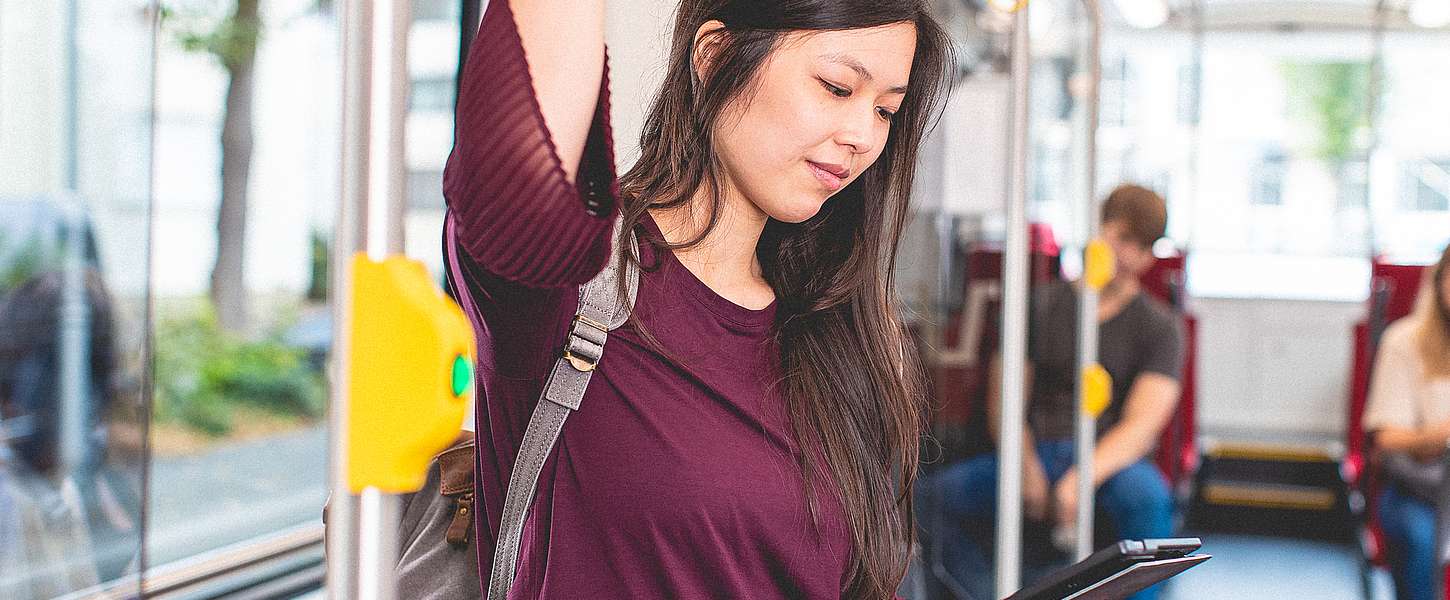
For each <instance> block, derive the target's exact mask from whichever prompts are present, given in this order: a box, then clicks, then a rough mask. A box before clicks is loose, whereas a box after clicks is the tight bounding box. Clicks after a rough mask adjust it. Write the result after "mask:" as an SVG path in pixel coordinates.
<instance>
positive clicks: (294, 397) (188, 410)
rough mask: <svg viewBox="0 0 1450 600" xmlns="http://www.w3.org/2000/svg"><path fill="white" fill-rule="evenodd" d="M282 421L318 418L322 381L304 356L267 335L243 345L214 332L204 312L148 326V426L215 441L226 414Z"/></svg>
mask: <svg viewBox="0 0 1450 600" xmlns="http://www.w3.org/2000/svg"><path fill="white" fill-rule="evenodd" d="M239 405H246V406H251V407H255V408H259V409H262V410H264V411H267V412H270V413H273V414H277V415H283V416H295V417H306V418H313V417H318V416H321V415H322V414H323V411H324V410H325V407H326V391H325V385H324V383H323V379H322V375H321V374H320V373H318V372H317V371H315V370H314V369H313V368H312V367H311V366H310V365H309V364H308V362H307V356H306V352H305V351H304V350H302V349H300V348H294V347H290V346H287V345H286V344H284V343H282V341H281V340H280V336H279V335H277V334H272V335H268V336H265V337H264V338H262V339H259V340H244V339H240V338H238V337H236V336H233V335H230V334H228V333H226V332H224V331H222V330H221V329H220V328H219V327H218V326H217V323H216V318H215V316H214V315H213V314H211V312H210V311H209V310H202V311H195V312H192V313H190V314H184V315H181V316H178V317H173V318H166V319H161V320H159V321H158V323H157V325H156V405H155V406H156V418H157V419H158V420H159V421H163V422H173V423H181V424H184V425H187V426H189V427H191V428H193V429H196V430H198V431H201V432H203V433H206V434H209V435H213V436H219V435H224V434H226V433H227V432H229V431H230V430H231V429H232V427H233V422H232V413H233V411H232V410H231V409H232V408H234V407H236V406H239Z"/></svg>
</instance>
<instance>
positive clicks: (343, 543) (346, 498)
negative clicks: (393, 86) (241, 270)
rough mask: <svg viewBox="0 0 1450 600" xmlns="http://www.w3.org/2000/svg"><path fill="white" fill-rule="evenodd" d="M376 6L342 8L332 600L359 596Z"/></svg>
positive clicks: (329, 574)
mask: <svg viewBox="0 0 1450 600" xmlns="http://www.w3.org/2000/svg"><path fill="white" fill-rule="evenodd" d="M370 8H371V5H370V4H369V3H367V2H355V1H348V2H343V3H341V5H340V6H339V9H340V13H341V14H340V17H341V23H340V24H341V27H342V36H341V37H342V57H343V60H342V148H340V149H339V156H340V157H341V159H342V165H341V170H340V176H339V181H340V183H341V190H340V202H339V203H338V207H337V217H336V222H335V223H334V226H333V240H332V257H331V262H332V277H331V279H332V289H331V290H330V291H331V293H332V299H331V304H332V313H333V319H332V348H333V351H332V356H331V373H330V376H329V378H330V379H331V383H332V386H331V398H330V399H329V400H330V401H329V403H328V405H329V408H330V412H329V413H328V431H329V433H330V434H331V436H330V438H329V439H330V441H331V448H330V449H329V450H330V452H331V457H330V461H329V463H330V465H329V466H330V470H331V476H332V493H331V499H330V500H329V505H328V511H329V513H328V519H327V586H326V587H327V596H328V598H330V599H332V600H348V599H351V598H354V597H356V596H357V533H358V527H357V512H358V506H357V498H356V497H355V496H353V495H352V494H351V492H350V491H349V488H348V479H347V448H348V435H347V433H348V432H347V426H348V419H347V415H348V408H349V403H348V397H349V393H350V392H349V390H348V377H347V374H348V356H347V351H346V349H347V348H349V347H351V345H352V330H351V323H352V313H351V311H352V307H351V303H350V302H348V298H350V297H351V296H352V255H353V253H354V252H356V251H357V248H358V240H359V239H360V236H359V224H360V223H362V222H363V219H362V215H360V214H359V212H360V207H362V206H364V203H365V202H366V199H367V185H366V184H367V173H368V161H367V157H368V138H367V129H368V128H367V122H368V101H367V100H368V90H369V83H368V76H369V74H370V73H369V71H368V68H367V66H368V54H369V52H370V51H371V43H370V42H371V18H372V11H371V10H370Z"/></svg>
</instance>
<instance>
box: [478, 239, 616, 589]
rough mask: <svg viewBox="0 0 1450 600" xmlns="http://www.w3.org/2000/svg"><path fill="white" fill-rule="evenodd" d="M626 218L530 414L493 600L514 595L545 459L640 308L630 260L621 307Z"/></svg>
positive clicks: (508, 501) (502, 530) (498, 551)
mask: <svg viewBox="0 0 1450 600" xmlns="http://www.w3.org/2000/svg"><path fill="white" fill-rule="evenodd" d="M622 221H623V220H622V219H621V220H620V221H616V222H615V225H614V232H613V233H612V234H611V235H610V240H611V242H610V243H611V250H612V252H611V253H610V258H609V261H608V264H606V265H605V266H604V270H603V271H600V273H599V274H598V275H595V276H594V278H593V279H591V280H589V283H586V284H584V286H583V287H581V288H579V310H578V311H576V312H575V314H574V319H573V321H571V322H570V323H569V340H568V341H567V342H565V344H564V354H563V356H561V357H559V360H557V361H555V363H554V369H553V371H551V372H550V373H549V379H548V381H547V382H545V383H544V392H543V394H542V395H541V397H540V398H539V402H538V404H536V405H535V406H534V414H533V416H532V417H530V418H529V428H528V430H526V431H525V432H524V439H523V442H522V443H520V444H519V453H518V456H517V457H516V458H515V459H514V468H513V474H512V475H511V476H510V477H509V485H508V493H507V495H506V496H505V497H504V505H503V519H502V520H501V521H500V522H499V532H498V539H497V540H496V541H495V545H494V549H493V571H492V573H490V574H489V581H488V598H489V600H504V599H505V598H507V596H508V591H509V588H510V587H511V586H512V585H513V581H514V572H515V568H516V566H517V562H518V555H519V541H520V539H521V538H522V537H523V532H524V520H525V519H526V518H527V517H528V512H529V505H530V504H531V503H532V502H533V498H534V490H535V488H536V487H537V486H538V482H539V473H540V471H542V470H543V468H544V460H545V459H546V458H548V457H549V454H550V452H552V451H553V449H554V442H556V441H557V440H558V439H559V432H560V431H561V430H563V428H564V421H565V420H566V419H568V418H569V413H571V412H573V411H576V410H579V404H580V402H582V401H583V399H584V389H585V388H586V387H588V386H589V377H590V376H591V375H593V373H594V367H595V365H597V364H598V363H599V359H600V357H601V356H603V354H604V341H605V339H607V338H608V337H609V332H610V331H612V330H614V329H617V328H619V326H621V325H623V324H624V323H625V321H626V320H628V319H629V313H630V311H631V310H632V309H633V308H634V297H635V294H636V292H637V290H638V288H639V272H638V270H637V269H636V268H635V266H634V264H633V263H631V262H626V265H627V266H626V269H627V271H628V272H627V273H625V274H624V276H625V277H626V282H627V284H628V290H629V300H628V302H629V304H628V305H627V306H620V302H619V276H620V274H619V261H618V258H619V250H620V249H619V248H617V247H614V245H615V244H617V243H618V241H619V228H620V226H621V223H622ZM629 242H630V250H631V251H632V252H634V253H635V255H636V256H637V255H638V248H639V244H638V242H637V241H636V240H635V239H634V236H633V235H631V236H630V238H629Z"/></svg>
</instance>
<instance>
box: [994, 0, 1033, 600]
mask: <svg viewBox="0 0 1450 600" xmlns="http://www.w3.org/2000/svg"><path fill="white" fill-rule="evenodd" d="M1028 10H1031V3H1023V4H1022V6H1021V8H1020V9H1018V10H1017V11H1016V13H1015V17H1016V18H1015V19H1014V24H1013V27H1012V94H1011V97H1012V104H1011V106H1012V112H1011V128H1010V129H1009V130H1008V131H1009V138H1008V139H1009V142H1010V143H1009V146H1008V147H1009V149H1010V151H1011V153H1012V154H1011V159H1010V161H1009V163H1010V167H1009V169H1010V170H1009V171H1008V178H1007V180H1008V185H1007V245H1006V248H1004V252H1003V254H1004V264H1003V270H1002V283H1003V297H1002V381H1001V384H1002V389H1001V396H1000V397H1001V398H1002V414H1001V423H1000V425H999V428H998V432H999V441H1000V446H1001V448H1000V450H1001V453H1000V455H999V456H998V457H997V556H996V559H997V577H996V583H997V596H998V597H999V598H1005V597H1007V596H1008V595H1010V594H1011V593H1013V592H1014V591H1016V590H1017V588H1018V587H1019V586H1020V581H1021V564H1020V562H1021V558H1022V552H1021V547H1022V426H1023V423H1024V421H1025V414H1026V407H1025V399H1024V397H1023V392H1024V390H1023V389H1022V384H1023V381H1024V379H1023V374H1024V370H1025V367H1026V360H1027V150H1028V148H1027V126H1028V103H1027V90H1028V83H1029V75H1030V70H1031V64H1032V55H1031V54H1030V51H1031V44H1030V43H1029V41H1030V40H1029V36H1030V32H1029V30H1028V25H1027V11H1028Z"/></svg>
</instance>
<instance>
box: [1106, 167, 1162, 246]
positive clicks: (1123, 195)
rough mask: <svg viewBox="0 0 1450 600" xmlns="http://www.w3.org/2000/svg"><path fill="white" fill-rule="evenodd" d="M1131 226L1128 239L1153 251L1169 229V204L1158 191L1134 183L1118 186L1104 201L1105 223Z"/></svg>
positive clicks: (1128, 227)
mask: <svg viewBox="0 0 1450 600" xmlns="http://www.w3.org/2000/svg"><path fill="white" fill-rule="evenodd" d="M1113 221H1117V222H1120V223H1122V224H1124V225H1126V226H1127V229H1128V236H1129V237H1130V238H1132V239H1133V241H1135V242H1138V243H1139V244H1142V245H1143V247H1144V248H1152V247H1153V244H1154V243H1155V242H1157V241H1158V240H1159V239H1162V238H1163V235H1164V234H1165V233H1166V231H1167V228H1168V203H1167V202H1165V201H1164V200H1163V197H1162V196H1159V195H1158V192H1155V191H1153V190H1150V189H1148V188H1145V187H1143V186H1141V185H1133V184H1131V183H1129V184H1124V185H1120V186H1118V188H1117V189H1115V190H1113V192H1112V193H1111V194H1108V199H1107V200H1104V201H1103V223H1110V222H1113Z"/></svg>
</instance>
